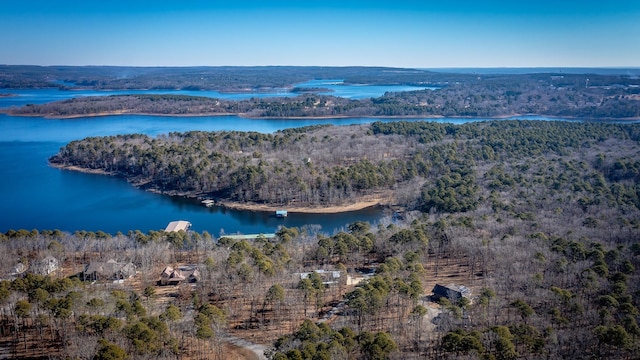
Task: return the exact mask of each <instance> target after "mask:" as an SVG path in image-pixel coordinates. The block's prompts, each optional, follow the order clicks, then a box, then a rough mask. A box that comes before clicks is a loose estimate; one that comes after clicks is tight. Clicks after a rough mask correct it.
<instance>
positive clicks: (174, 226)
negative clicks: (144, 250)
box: [164, 220, 191, 232]
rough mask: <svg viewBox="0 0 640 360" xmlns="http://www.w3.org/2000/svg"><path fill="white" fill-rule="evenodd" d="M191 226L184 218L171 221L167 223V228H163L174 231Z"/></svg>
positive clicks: (185, 229)
mask: <svg viewBox="0 0 640 360" xmlns="http://www.w3.org/2000/svg"><path fill="white" fill-rule="evenodd" d="M190 227H191V223H190V222H188V221H184V220H178V221H172V222H170V223H169V225H167V228H166V229H164V231H166V232H174V231H180V230H184V231H187V230H189V228H190Z"/></svg>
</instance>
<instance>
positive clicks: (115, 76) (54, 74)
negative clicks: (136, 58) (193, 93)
mask: <svg viewBox="0 0 640 360" xmlns="http://www.w3.org/2000/svg"><path fill="white" fill-rule="evenodd" d="M472 78H473V75H464V74H455V75H454V74H448V75H444V76H443V74H440V73H434V72H430V71H425V70H418V69H401V68H385V67H361V66H352V67H322V66H219V67H208V66H200V67H126V66H14V65H0V88H4V89H12V88H13V89H16V88H48V87H57V88H60V89H65V90H67V89H68V90H70V89H96V90H98V89H126V90H131V89H185V90H217V91H222V92H256V91H258V92H259V91H270V90H273V89H285V88H290V87H291V86H292V85H293V84H296V83H300V82H304V81H308V80H312V79H342V80H344V81H345V82H346V83H353V84H384V85H400V84H402V85H410V84H413V85H424V84H427V83H428V84H431V83H433V84H436V83H440V82H446V81H464V80H465V79H472Z"/></svg>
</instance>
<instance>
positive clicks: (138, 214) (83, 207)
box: [0, 82, 548, 236]
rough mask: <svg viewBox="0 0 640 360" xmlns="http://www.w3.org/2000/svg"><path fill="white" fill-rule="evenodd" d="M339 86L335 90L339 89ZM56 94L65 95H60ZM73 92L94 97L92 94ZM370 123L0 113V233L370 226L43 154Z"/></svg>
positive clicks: (353, 216) (50, 93)
mask: <svg viewBox="0 0 640 360" xmlns="http://www.w3.org/2000/svg"><path fill="white" fill-rule="evenodd" d="M302 86H322V87H337V89H338V90H340V89H342V90H340V91H343V92H344V94H343V95H344V96H345V97H358V96H363V97H366V96H370V95H371V94H372V93H374V92H375V93H376V94H377V93H379V92H380V91H383V93H384V92H386V91H400V89H399V88H397V87H393V86H391V87H386V88H384V87H375V88H376V89H374V90H372V89H370V88H367V87H366V86H359V87H356V88H358V89H361V90H362V91H361V92H360V93H356V92H354V87H353V86H351V87H346V88H341V87H340V86H341V85H339V84H338V83H335V84H320V83H318V82H311V83H306V84H303V85H302ZM400 88H402V87H400ZM403 89H406V88H403ZM338 90H336V93H339V91H338ZM2 92H11V93H16V94H20V96H18V97H5V98H0V107H7V106H13V105H20V104H23V103H27V102H28V103H43V102H48V101H52V100H60V99H62V98H65V96H68V94H69V93H70V92H69V91H59V90H57V89H42V90H10V91H2ZM61 93H62V94H63V95H60V94H61ZM93 93H95V92H93ZM101 93H102V92H101ZM111 93H113V92H111ZM120 93H132V92H131V91H128V92H120ZM147 93H149V92H147ZM154 93H157V92H154ZM176 93H182V94H184V93H190V92H176ZM76 95H78V96H86V95H92V92H82V93H76ZM334 95H336V94H334ZM242 96H244V95H242ZM376 96H379V95H376ZM67 98H68V97H67ZM540 119H542V120H548V119H547V118H540ZM396 120H397V119H396ZM481 120H485V119H446V118H444V119H437V120H433V119H430V120H429V121H439V122H450V123H464V122H469V121H481ZM372 121H377V119H370V118H354V119H329V120H319V119H307V120H285V119H276V120H274V119H269V120H250V119H243V118H239V117H237V116H218V117H163V116H138V115H121V116H104V117H93V118H77V119H66V120H58V119H44V118H38V117H14V116H8V115H0V232H6V231H7V230H9V229H28V230H31V229H38V230H45V229H47V230H53V229H60V230H63V231H71V232H73V231H77V230H87V231H98V230H102V231H105V232H108V233H111V234H115V233H116V232H118V231H120V232H123V233H125V232H127V231H129V230H141V231H144V232H146V231H149V230H160V229H164V227H165V226H166V225H167V223H169V222H170V221H173V220H187V221H190V222H191V223H192V224H193V230H195V231H198V232H201V231H205V230H206V231H208V232H209V233H211V234H212V235H214V236H217V235H219V234H220V233H221V232H224V233H227V234H231V233H244V234H251V233H272V232H274V231H276V229H277V227H278V226H279V225H285V226H288V227H292V226H298V227H301V226H304V225H319V226H320V227H321V230H322V231H323V232H326V233H332V232H334V231H335V230H337V229H341V228H343V227H345V226H346V225H348V224H350V223H352V222H355V221H369V222H372V223H375V222H377V221H379V220H380V219H381V218H382V217H383V215H384V214H383V211H382V210H381V209H378V208H371V209H365V210H361V211H355V212H348V213H340V214H298V213H291V214H290V216H289V217H287V218H286V219H277V218H275V217H274V216H273V214H272V213H265V212H251V211H236V210H228V209H223V208H219V207H212V208H206V207H204V206H202V205H201V204H200V203H199V202H198V201H197V200H193V199H186V198H176V197H169V196H164V195H159V194H154V193H149V192H145V191H142V190H138V189H136V188H134V187H133V186H131V185H129V184H128V183H127V182H126V181H124V180H122V179H118V178H114V177H109V176H103V175H92V174H84V173H78V172H73V171H66V170H59V169H55V168H51V167H50V166H48V165H47V159H48V158H49V157H50V156H52V155H54V154H55V153H57V152H58V150H59V149H60V147H62V146H64V145H65V144H66V143H68V142H69V141H72V140H76V139H82V138H85V137H88V136H104V135H117V134H128V133H142V134H147V135H151V136H155V135H158V134H166V133H168V132H172V131H189V130H204V131H218V130H241V131H258V132H263V133H272V132H274V131H277V130H280V129H285V128H290V127H299V126H306V125H314V124H327V123H329V124H334V125H347V124H363V123H370V122H372ZM383 121H395V120H383ZM410 121H424V120H419V119H412V120H410Z"/></svg>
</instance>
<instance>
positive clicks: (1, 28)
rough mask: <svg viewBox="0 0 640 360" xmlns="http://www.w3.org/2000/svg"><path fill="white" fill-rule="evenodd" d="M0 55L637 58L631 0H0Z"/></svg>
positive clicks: (339, 60)
mask: <svg viewBox="0 0 640 360" xmlns="http://www.w3.org/2000/svg"><path fill="white" fill-rule="evenodd" d="M0 34H1V35H0V64H10V65H116V66H257V65H299V66H311V65H314V66H390V67H409V68H438V67H445V68H450V67H638V66H640V1H639V0H608V1H604V0H599V1H593V0H581V1H577V0H576V1H567V0H554V1H549V0H537V1H519V0H511V1H502V0H476V1H467V0H460V1H455V0H451V1H443V0H437V1H432V0H412V1H404V0H395V1H390V0H386V1H379V0H369V1H349V0H343V1H335V0H326V1H315V0H298V1H278V0H275V1H269V0H263V1H244V0H227V1H224V2H223V1H217V0H210V1H196V0H181V1H163V0H153V1H147V0H144V1H136V0H128V1H123V0H110V1H106V0H101V1H98V0H96V1H93V0H91V1H90V0H81V1H80V0H56V1H52V0H0Z"/></svg>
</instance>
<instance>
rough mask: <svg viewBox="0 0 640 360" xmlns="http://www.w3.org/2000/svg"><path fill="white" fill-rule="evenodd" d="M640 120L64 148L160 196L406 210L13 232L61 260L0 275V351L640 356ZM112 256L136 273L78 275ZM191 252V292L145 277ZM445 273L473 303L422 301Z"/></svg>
mask: <svg viewBox="0 0 640 360" xmlns="http://www.w3.org/2000/svg"><path fill="white" fill-rule="evenodd" d="M639 129H640V128H639V127H638V126H637V125H620V124H597V123H567V122H542V121H539V122H530V121H495V122H484V123H472V124H466V125H459V126H456V125H445V124H436V123H426V122H395V123H388V124H384V123H374V124H371V125H367V126H350V127H346V128H343V127H334V126H319V127H311V128H302V129H292V130H286V131H282V132H278V133H275V134H272V135H265V134H257V133H237V132H230V133H227V132H221V133H201V132H191V133H185V134H169V135H166V136H161V137H158V138H148V137H145V136H141V135H129V136H120V137H104V138H91V139H85V140H82V141H77V142H73V143H71V144H69V146H67V147H65V148H63V149H62V150H61V153H60V154H59V155H58V156H57V157H55V158H54V159H53V160H54V161H57V162H62V163H64V162H67V163H69V164H75V165H81V166H85V167H90V168H96V169H103V170H106V171H113V172H119V173H120V174H122V175H124V176H132V179H133V178H135V177H139V176H143V177H144V178H145V179H147V180H148V181H150V182H151V184H152V185H150V186H158V187H162V186H164V189H165V190H169V189H173V190H176V189H180V190H181V191H189V189H193V188H192V187H195V186H204V185H207V186H212V187H211V189H213V186H217V187H216V189H223V187H222V186H221V185H220V184H223V183H225V182H226V181H236V183H235V184H234V186H236V187H237V188H238V189H239V190H237V191H235V192H234V191H233V190H228V191H226V192H227V193H228V196H229V197H230V198H234V199H236V200H238V201H246V200H252V201H257V200H260V201H269V200H267V199H271V198H270V197H269V196H276V201H281V200H278V198H277V197H278V196H282V199H285V198H287V196H291V198H290V199H295V200H296V201H302V200H301V199H310V200H309V201H311V202H310V203H313V204H316V203H314V202H313V201H314V200H313V199H316V198H317V199H322V201H325V202H332V201H355V199H357V198H358V197H359V196H362V195H363V194H368V193H370V192H376V191H390V192H391V194H393V198H394V199H395V203H397V204H402V205H405V206H406V207H407V209H408V211H405V212H399V213H397V214H396V216H393V217H389V218H385V219H382V220H381V221H380V223H378V224H368V223H362V222H357V223H353V224H350V225H349V226H348V228H347V229H344V230H343V231H340V232H338V233H335V234H326V233H322V232H321V231H319V230H320V229H318V228H316V227H314V226H305V227H303V228H301V229H299V228H285V227H281V228H280V229H279V230H278V231H277V234H276V237H275V238H273V239H267V238H266V237H260V236H259V237H258V238H257V239H255V240H241V239H233V238H230V237H224V236H223V237H221V238H219V239H217V240H213V239H212V237H211V235H210V234H208V233H203V234H198V233H194V232H186V233H185V232H178V233H165V232H163V231H152V232H149V233H146V234H145V233H141V232H139V231H131V232H129V233H128V234H116V235H109V234H105V233H102V232H98V233H87V232H77V233H74V234H67V233H62V232H59V231H40V232H38V231H35V230H34V231H26V230H19V231H9V232H7V233H6V234H4V235H1V236H0V251H2V253H3V254H5V256H6V258H7V259H20V262H21V263H27V264H29V263H33V264H36V263H38V262H39V261H40V260H41V259H43V258H45V256H47V255H51V256H53V257H55V258H57V259H60V261H61V262H62V263H63V264H64V267H63V269H62V270H61V271H58V272H54V273H51V274H49V275H48V276H42V275H36V274H30V275H26V276H21V277H18V278H16V279H14V280H5V281H2V282H0V304H1V305H2V322H1V325H2V326H1V327H0V335H2V337H1V338H0V341H2V342H3V344H4V345H3V347H2V348H3V349H6V350H5V351H4V352H3V355H6V356H7V357H14V358H34V357H44V356H53V357H56V358H67V357H72V358H79V359H90V358H99V359H106V358H110V359H114V358H115V359H123V358H126V357H127V354H130V358H167V359H168V358H175V357H181V356H185V357H194V358H200V357H204V356H209V357H214V358H217V359H224V358H227V357H228V356H230V354H231V353H230V352H229V351H230V350H229V348H228V347H226V346H227V345H225V344H227V341H229V337H228V335H229V334H231V335H234V336H237V337H243V338H245V339H250V340H251V341H253V342H259V343H263V344H268V345H269V349H268V350H267V354H268V355H269V357H270V358H272V359H301V358H302V359H329V358H330V359H378V358H390V359H418V358H448V359H459V358H469V359H476V358H483V359H484V358H496V359H525V358H549V359H568V358H608V359H629V358H635V357H636V354H638V352H639V351H640V327H639V326H638V321H640V311H639V310H638V307H640V303H639V301H638V299H640V275H639V272H638V269H639V268H640V198H639V195H640V188H639V187H638V183H640V160H639V158H638V148H639V147H638V141H639V140H640V131H639ZM329 147H330V148H332V149H333V150H332V151H327V148H329ZM309 176H312V177H309ZM307 177H309V178H307ZM289 178H291V179H294V180H292V181H289V180H287V179H289ZM189 179H193V180H189ZM229 179H231V180H229ZM318 179H319V180H318ZM340 179H342V180H340ZM188 181H192V182H188ZM276 184H277V186H276ZM230 189H231V188H230ZM224 192H225V191H221V192H220V193H221V194H222V193H224ZM272 193H273V194H277V195H273V194H272ZM314 194H317V197H314V196H315V195H314ZM263 197H264V198H263ZM290 201H293V200H290ZM320 203H321V202H320ZM320 203H318V204H320ZM411 209H415V210H411ZM109 258H117V259H118V261H121V262H127V261H130V262H132V263H133V264H135V265H136V267H137V270H138V273H137V275H136V276H135V278H134V279H133V280H131V279H129V280H124V282H123V283H122V284H118V283H114V284H112V283H111V282H97V283H95V284H91V283H90V282H86V281H82V278H83V276H82V271H83V269H84V266H85V265H86V264H88V263H91V262H92V261H96V260H101V261H106V260H108V259H109ZM185 263H186V264H199V265H198V266H199V268H200V270H201V272H202V274H201V279H200V280H199V281H198V282H197V283H195V284H193V285H187V284H183V285H178V286H168V287H160V286H157V281H158V279H159V277H160V272H161V270H162V269H163V268H164V267H165V266H166V265H168V264H169V265H173V266H179V265H180V264H185ZM14 265H16V264H13V263H10V262H8V261H7V262H3V263H2V264H1V267H0V270H1V271H2V273H3V274H9V273H10V272H11V271H12V270H11V267H14ZM314 270H323V271H319V272H313V271H314ZM333 271H338V272H340V273H341V274H342V276H340V277H339V278H334V280H333V281H329V282H327V281H326V278H324V279H323V278H322V277H321V275H322V276H324V275H326V274H327V273H328V274H333ZM73 274H77V275H75V276H74V275H73ZM301 274H307V275H305V276H302V275H301ZM349 279H351V280H349ZM354 279H356V280H359V281H360V282H359V283H357V284H356V282H355V281H353V280H354ZM451 282H455V283H457V284H459V285H465V286H467V287H468V288H470V289H471V290H472V296H471V297H470V298H466V297H464V298H461V299H459V300H455V301H453V300H447V299H441V300H439V302H437V303H435V302H432V301H430V299H429V297H428V296H427V295H429V294H430V293H431V290H432V289H433V286H434V285H435V284H436V283H439V284H448V283H451ZM34 339H41V340H40V341H35V340H34Z"/></svg>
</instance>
